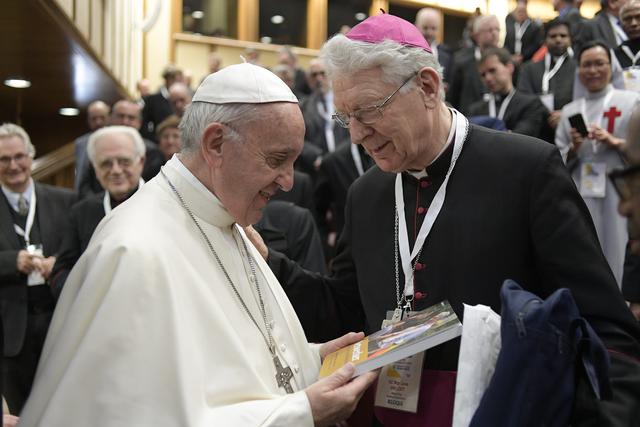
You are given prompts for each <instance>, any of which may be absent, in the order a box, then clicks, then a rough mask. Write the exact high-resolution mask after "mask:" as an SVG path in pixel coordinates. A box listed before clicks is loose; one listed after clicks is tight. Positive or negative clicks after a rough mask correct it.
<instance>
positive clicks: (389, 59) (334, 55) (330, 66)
mask: <svg viewBox="0 0 640 427" xmlns="http://www.w3.org/2000/svg"><path fill="white" fill-rule="evenodd" d="M320 58H321V59H322V60H323V61H324V64H325V66H326V68H327V74H328V75H329V79H333V78H334V77H335V76H338V75H341V74H354V73H357V72H359V71H364V70H369V69H372V68H380V69H381V70H382V80H383V81H384V82H386V83H388V84H393V85H400V84H402V82H403V81H404V80H405V79H406V78H407V77H408V76H409V75H410V74H411V73H417V72H418V71H420V70H421V69H422V68H424V67H430V68H433V69H434V70H436V72H437V73H438V77H439V78H440V81H441V82H442V67H441V66H440V64H439V63H438V61H437V60H436V58H435V57H434V56H433V54H431V53H429V52H427V51H425V50H423V49H420V48H413V47H407V46H403V45H401V44H400V43H397V42H395V41H392V40H384V41H382V42H381V43H367V42H361V41H357V40H351V39H349V38H347V37H345V36H344V35H342V34H338V35H336V36H334V37H332V38H331V39H330V40H329V41H328V42H326V43H325V44H324V46H323V47H322V50H321V51H320ZM414 82H415V80H414ZM413 84H414V85H415V83H413ZM410 87H411V85H410V84H407V85H406V86H405V87H403V88H402V89H400V92H406V91H408V90H409V88H410ZM438 95H439V96H440V99H441V100H444V85H442V84H441V85H440V91H439V94H438Z"/></svg>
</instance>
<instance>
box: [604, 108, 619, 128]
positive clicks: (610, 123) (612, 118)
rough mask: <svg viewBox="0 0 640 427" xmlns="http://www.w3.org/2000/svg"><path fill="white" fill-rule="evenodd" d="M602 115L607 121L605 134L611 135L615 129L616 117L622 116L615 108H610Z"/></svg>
mask: <svg viewBox="0 0 640 427" xmlns="http://www.w3.org/2000/svg"><path fill="white" fill-rule="evenodd" d="M602 115H603V116H604V118H606V119H608V120H607V132H609V133H611V134H612V133H613V130H614V128H615V123H616V117H620V116H621V115H622V112H621V111H618V109H617V108H616V107H611V108H609V111H605V112H604V113H602Z"/></svg>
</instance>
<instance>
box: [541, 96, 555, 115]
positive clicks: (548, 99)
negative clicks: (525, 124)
mask: <svg viewBox="0 0 640 427" xmlns="http://www.w3.org/2000/svg"><path fill="white" fill-rule="evenodd" d="M540 101H542V103H543V104H544V106H545V107H547V110H549V111H553V110H554V108H553V104H554V99H553V94H552V93H545V94H543V95H540Z"/></svg>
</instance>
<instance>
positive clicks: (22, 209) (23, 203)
mask: <svg viewBox="0 0 640 427" xmlns="http://www.w3.org/2000/svg"><path fill="white" fill-rule="evenodd" d="M28 212H29V206H27V199H25V198H24V196H23V195H22V194H21V195H20V197H18V213H19V214H20V215H22V216H24V215H26V214H27V213H28Z"/></svg>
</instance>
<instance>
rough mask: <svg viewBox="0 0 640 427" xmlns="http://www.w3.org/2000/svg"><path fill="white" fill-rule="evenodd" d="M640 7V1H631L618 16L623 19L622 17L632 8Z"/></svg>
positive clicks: (622, 8)
mask: <svg viewBox="0 0 640 427" xmlns="http://www.w3.org/2000/svg"><path fill="white" fill-rule="evenodd" d="M638 6H640V0H629V1H628V2H626V3H625V4H624V5H623V6H622V7H621V8H620V10H619V11H618V16H620V19H622V15H624V14H626V13H627V12H628V11H629V9H631V8H632V7H638Z"/></svg>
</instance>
